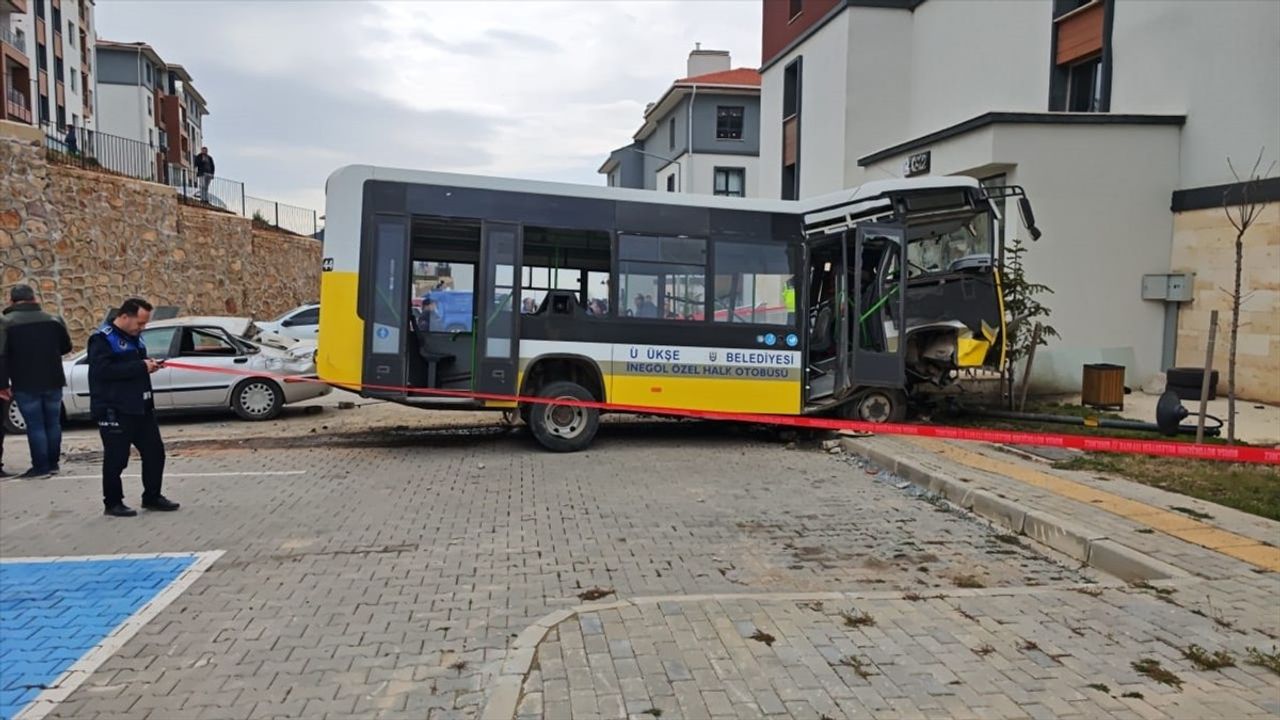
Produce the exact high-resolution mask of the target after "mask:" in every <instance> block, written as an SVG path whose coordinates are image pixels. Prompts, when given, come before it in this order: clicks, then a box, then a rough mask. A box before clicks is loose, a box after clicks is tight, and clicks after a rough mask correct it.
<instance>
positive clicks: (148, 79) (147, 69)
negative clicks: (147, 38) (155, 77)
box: [142, 63, 152, 87]
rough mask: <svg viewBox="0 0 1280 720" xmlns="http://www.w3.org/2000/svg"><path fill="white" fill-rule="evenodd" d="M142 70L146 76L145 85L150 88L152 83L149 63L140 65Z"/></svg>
mask: <svg viewBox="0 0 1280 720" xmlns="http://www.w3.org/2000/svg"><path fill="white" fill-rule="evenodd" d="M142 69H143V71H144V72H145V75H146V83H147V86H148V87H150V86H151V82H152V80H151V63H143V64H142Z"/></svg>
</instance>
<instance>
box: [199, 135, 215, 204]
mask: <svg viewBox="0 0 1280 720" xmlns="http://www.w3.org/2000/svg"><path fill="white" fill-rule="evenodd" d="M195 166H196V180H197V181H198V182H199V183H200V202H202V203H204V204H206V205H207V204H209V182H210V181H211V180H213V171H214V165H213V156H212V155H210V154H209V148H207V147H204V146H201V147H200V153H199V154H197V155H196V157H195Z"/></svg>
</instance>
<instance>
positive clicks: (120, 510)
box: [89, 298, 178, 517]
mask: <svg viewBox="0 0 1280 720" xmlns="http://www.w3.org/2000/svg"><path fill="white" fill-rule="evenodd" d="M150 320H151V305H150V304H149V303H148V302H147V301H145V300H140V299H137V298H130V299H128V300H125V301H124V304H123V305H121V306H120V310H119V311H118V312H117V313H116V316H115V318H114V319H112V320H111V321H110V322H108V323H106V324H105V325H103V326H102V327H100V328H98V330H97V331H96V332H94V333H93V335H91V336H89V407H90V411H91V412H92V414H93V419H94V420H96V421H97V422H98V433H99V434H100V435H101V436H102V451H103V452H102V502H103V504H104V505H105V506H106V510H105V513H106V514H107V515H110V516H113V517H133V516H135V515H137V514H138V512H137V511H136V510H134V509H133V508H130V507H129V506H127V505H125V504H124V488H123V486H122V485H121V482H120V473H122V472H124V469H125V467H126V466H128V464H129V448H130V446H132V447H136V448H138V453H139V454H140V455H141V456H142V507H144V508H146V509H148V510H160V511H171V510H177V509H178V503H176V502H173V501H171V500H169V499H168V498H166V497H165V496H164V495H162V494H161V492H160V486H161V484H162V482H163V480H164V441H163V440H162V439H161V438H160V426H159V425H157V424H156V406H155V401H154V400H153V399H152V397H151V374H152V373H154V372H155V371H157V370H159V369H160V368H161V367H163V365H164V363H163V362H161V361H157V360H152V359H151V358H149V357H147V346H146V345H145V344H144V343H143V342H142V330H143V328H145V327H146V326H147V323H148V322H150Z"/></svg>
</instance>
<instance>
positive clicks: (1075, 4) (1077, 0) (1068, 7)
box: [1053, 0, 1094, 18]
mask: <svg viewBox="0 0 1280 720" xmlns="http://www.w3.org/2000/svg"><path fill="white" fill-rule="evenodd" d="M1093 1H1094V0H1053V16H1054V17H1055V18H1059V17H1062V16H1063V15H1066V14H1067V13H1069V12H1075V11H1076V10H1079V9H1080V8H1082V7H1084V6H1085V5H1088V4H1089V3H1091V2H1093Z"/></svg>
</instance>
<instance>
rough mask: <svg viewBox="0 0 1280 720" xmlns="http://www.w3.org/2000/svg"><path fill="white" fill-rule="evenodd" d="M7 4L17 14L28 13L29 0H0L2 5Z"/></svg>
mask: <svg viewBox="0 0 1280 720" xmlns="http://www.w3.org/2000/svg"><path fill="white" fill-rule="evenodd" d="M5 4H7V5H8V6H9V7H10V8H11V9H12V11H13V13H14V14H15V15H26V14H27V0H0V5H5Z"/></svg>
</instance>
